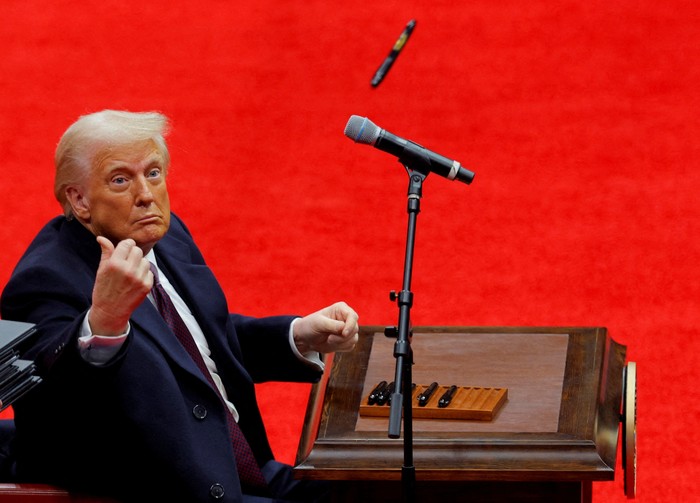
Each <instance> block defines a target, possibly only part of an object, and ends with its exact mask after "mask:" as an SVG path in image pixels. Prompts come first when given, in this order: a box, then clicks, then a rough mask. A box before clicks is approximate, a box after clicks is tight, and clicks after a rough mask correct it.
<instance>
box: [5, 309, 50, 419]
mask: <svg viewBox="0 0 700 503" xmlns="http://www.w3.org/2000/svg"><path fill="white" fill-rule="evenodd" d="M35 333H36V328H35V326H34V324H32V323H25V322H21V321H11V320H0V402H1V403H2V405H0V410H4V409H6V408H7V407H9V406H10V405H12V403H13V402H15V401H17V399H19V398H20V397H21V396H23V395H24V394H25V393H27V392H28V391H29V390H31V389H32V388H34V386H36V385H37V384H39V383H40V382H41V377H39V376H37V375H34V371H35V369H36V367H35V365H34V362H33V361H31V360H26V359H23V358H22V350H23V343H24V342H26V341H28V340H29V339H30V338H31V337H32V336H33V335H34V334H35Z"/></svg>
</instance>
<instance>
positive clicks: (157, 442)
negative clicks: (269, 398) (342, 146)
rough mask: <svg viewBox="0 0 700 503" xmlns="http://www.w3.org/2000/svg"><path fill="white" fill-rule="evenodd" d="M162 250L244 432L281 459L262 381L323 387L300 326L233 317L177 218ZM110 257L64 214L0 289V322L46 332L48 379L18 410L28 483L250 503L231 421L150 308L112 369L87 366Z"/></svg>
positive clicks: (32, 352)
mask: <svg viewBox="0 0 700 503" xmlns="http://www.w3.org/2000/svg"><path fill="white" fill-rule="evenodd" d="M154 252H155V254H156V257H157V259H158V264H159V266H160V267H161V268H162V269H163V270H164V271H165V273H166V274H167V275H168V278H169V279H170V281H171V283H172V284H173V286H174V287H175V288H176V289H177V290H178V293H180V295H181V296H182V298H183V299H184V300H185V302H186V303H187V304H188V306H189V307H190V309H191V310H192V312H193V314H194V315H195V317H196V319H197V321H198V322H199V323H200V325H201V327H202V329H203V331H204V334H205V335H206V337H207V340H208V342H209V346H210V348H211V352H212V357H213V359H214V361H215V362H216V364H217V367H218V370H219V374H220V376H221V379H222V381H223V383H224V386H225V387H226V390H227V392H228V394H229V398H230V399H231V401H232V402H233V403H234V404H235V405H236V408H237V409H238V411H239V413H240V416H241V419H240V423H239V424H240V426H241V428H242V429H243V431H244V433H245V434H246V436H247V438H248V439H249V442H250V443H251V446H252V447H253V450H254V452H255V455H256V457H257V458H258V461H259V462H260V464H264V463H265V462H267V461H268V460H270V459H272V452H271V449H270V445H269V443H268V441H267V437H266V434H265V430H264V425H263V422H262V418H261V415H260V411H259V409H258V405H257V402H256V398H255V391H254V383H257V382H264V381H273V380H274V381H293V382H313V381H315V380H317V379H318V378H319V377H320V373H319V372H318V371H317V370H316V369H313V368H312V367H310V366H308V365H306V364H304V363H302V362H300V361H299V360H298V359H297V358H296V357H295V355H294V353H293V351H292V350H291V348H290V347H289V339H288V331H289V325H290V322H291V320H292V319H293V317H292V316H275V317H266V318H251V317H246V316H241V315H236V314H230V313H229V309H228V306H227V303H226V298H225V295H224V292H223V291H222V290H221V288H220V286H219V284H218V282H217V281H216V279H215V278H214V276H213V274H212V272H211V270H210V269H209V268H208V267H207V265H206V264H205V262H204V259H203V257H202V256H201V254H200V252H199V250H198V248H197V247H196V245H195V243H194V241H193V239H192V237H191V235H190V233H189V231H188V230H187V228H186V227H185V225H184V224H183V223H182V221H181V220H180V219H179V218H178V217H177V216H175V215H173V216H172V219H171V226H170V229H169V230H168V233H167V234H166V236H165V237H163V239H162V240H161V241H160V242H158V243H157V244H156V246H155V247H154ZM99 259H100V248H99V245H98V244H97V242H96V241H95V237H94V236H93V235H92V234H91V233H90V232H89V231H88V230H87V229H85V228H84V227H83V226H82V225H81V224H80V223H78V222H77V221H74V220H73V221H67V220H66V219H65V218H64V217H57V218H55V219H53V220H52V221H50V222H49V223H48V224H47V225H46V226H45V227H44V228H43V229H42V230H41V231H40V232H39V234H38V235H37V237H36V238H35V239H34V241H33V242H32V243H31V245H30V246H29V248H28V250H27V251H26V252H25V254H24V256H23V257H22V258H21V260H20V262H19V264H18V265H17V267H16V269H15V271H14V272H13V274H12V277H11V279H10V281H9V282H8V284H7V285H6V288H5V290H4V291H3V294H2V300H1V307H2V311H1V313H2V318H4V319H12V320H19V321H26V322H30V323H35V324H36V325H37V329H38V332H39V335H38V337H37V339H36V342H35V343H33V345H32V346H31V347H30V348H29V350H28V351H27V352H26V353H25V357H26V358H31V359H34V360H35V362H36V363H37V366H38V370H39V373H40V375H41V376H42V377H43V383H42V384H41V385H40V386H39V387H37V388H35V391H33V392H32V393H30V394H29V395H28V396H26V397H25V398H23V399H21V400H20V401H19V402H17V403H16V404H15V406H14V411H15V422H16V426H17V438H16V440H17V442H16V449H15V451H16V456H17V473H18V476H19V477H20V479H21V480H27V481H40V482H47V483H53V484H57V485H61V486H64V487H67V488H69V489H74V490H84V491H90V492H98V493H101V494H106V495H112V496H114V497H117V498H120V499H122V500H125V501H183V502H185V501H186V502H189V503H196V502H205V501H207V502H209V501H221V502H239V501H247V500H246V499H244V498H243V497H242V496H241V488H240V482H239V479H238V474H237V471H236V466H235V460H234V454H233V449H232V447H231V443H230V441H229V437H228V430H227V426H226V419H225V414H226V411H225V409H224V407H223V406H222V404H221V402H220V400H219V399H218V397H217V395H216V392H215V391H214V389H213V388H212V387H211V386H210V385H209V383H208V382H207V381H206V379H205V378H204V377H203V376H202V375H201V373H200V372H199V370H198V369H197V367H196V365H195V363H194V362H193V361H192V360H191V358H190V357H189V355H188V354H187V352H186V351H185V349H183V347H182V346H181V345H180V344H179V342H178V341H177V339H175V337H174V336H173V335H172V334H171V332H169V330H168V328H167V326H166V325H165V323H164V322H163V320H162V318H161V317H160V315H159V313H158V312H157V310H156V309H155V308H154V307H153V305H152V304H151V302H150V301H149V300H148V299H145V300H144V301H143V303H142V304H141V305H140V306H139V307H138V308H137V309H136V310H135V311H134V313H133V316H132V318H131V320H130V325H131V330H130V332H129V334H128V337H127V340H126V342H125V344H124V345H123V347H122V348H121V349H120V351H119V353H118V355H117V356H116V357H115V358H114V359H113V360H112V361H110V363H109V364H107V365H105V366H103V367H98V366H94V365H91V364H88V363H86V362H85V361H84V360H83V359H82V358H81V357H80V354H79V350H78V345H77V338H78V336H79V331H80V326H81V323H82V322H83V318H84V316H85V314H86V312H87V310H88V309H89V307H90V303H91V295H92V288H93V284H94V281H95V274H96V271H97V267H98V263H99ZM280 407H281V408H283V407H284V404H280ZM217 498H218V499H217Z"/></svg>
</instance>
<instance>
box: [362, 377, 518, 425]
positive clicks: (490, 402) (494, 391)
mask: <svg viewBox="0 0 700 503" xmlns="http://www.w3.org/2000/svg"><path fill="white" fill-rule="evenodd" d="M382 384H384V393H383V394H381V393H380V392H381V388H382ZM391 384H393V383H391ZM391 384H389V385H387V384H386V383H385V381H382V382H381V383H379V384H377V386H375V387H374V388H373V389H372V391H371V392H370V393H369V394H368V395H367V396H366V397H364V398H363V399H362V403H361V404H360V415H361V416H376V417H383V416H386V417H388V416H389V410H390V408H391V407H390V405H391V401H390V400H389V396H390V395H391V392H392V391H393V387H388V386H391ZM507 398H508V388H484V387H478V386H455V385H452V386H440V385H438V384H437V383H431V384H429V385H421V384H415V385H413V393H412V396H411V400H412V403H413V417H414V418H427V419H475V420H480V421H491V420H493V418H494V416H495V415H496V412H498V410H499V409H500V408H501V407H502V406H503V404H504V403H505V402H506V399H507Z"/></svg>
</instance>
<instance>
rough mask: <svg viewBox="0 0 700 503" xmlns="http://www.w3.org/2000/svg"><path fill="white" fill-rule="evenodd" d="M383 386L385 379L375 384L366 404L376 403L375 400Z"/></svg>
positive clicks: (384, 385)
mask: <svg viewBox="0 0 700 503" xmlns="http://www.w3.org/2000/svg"><path fill="white" fill-rule="evenodd" d="M385 387H386V381H381V382H380V383H379V384H377V385H376V386H375V387H374V389H373V390H372V392H371V393H370V394H369V396H368V397H367V404H368V405H374V404H375V403H377V400H378V399H379V396H380V394H381V392H382V391H383V390H384V388H385Z"/></svg>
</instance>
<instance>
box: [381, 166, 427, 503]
mask: <svg viewBox="0 0 700 503" xmlns="http://www.w3.org/2000/svg"><path fill="white" fill-rule="evenodd" d="M404 167H405V168H406V171H407V172H408V175H409V186H408V208H407V211H408V235H407V238H406V257H405V261H404V273H403V286H402V290H401V291H400V292H399V293H398V294H397V293H396V292H394V291H392V292H391V294H390V299H391V300H392V301H396V302H397V304H398V306H399V326H398V329H396V328H394V327H388V328H387V329H386V331H385V335H386V336H387V337H396V342H395V343H394V357H395V358H396V374H395V377H394V392H393V394H392V395H391V406H390V407H391V409H390V412H389V438H399V437H400V432H401V413H402V411H403V424H404V436H403V440H404V463H403V467H402V469H401V490H402V495H403V501H406V502H409V503H412V502H414V501H415V485H416V469H415V467H414V466H413V403H412V395H413V382H412V381H413V380H412V377H411V365H413V350H412V349H411V337H412V336H413V333H412V329H411V315H410V312H411V306H412V305H413V293H412V292H411V275H412V269H413V249H414V243H415V237H416V220H417V217H418V213H419V212H420V198H421V196H422V187H423V181H424V180H425V178H426V177H427V174H424V173H421V172H419V171H412V170H411V169H410V168H409V167H408V166H407V165H404Z"/></svg>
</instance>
